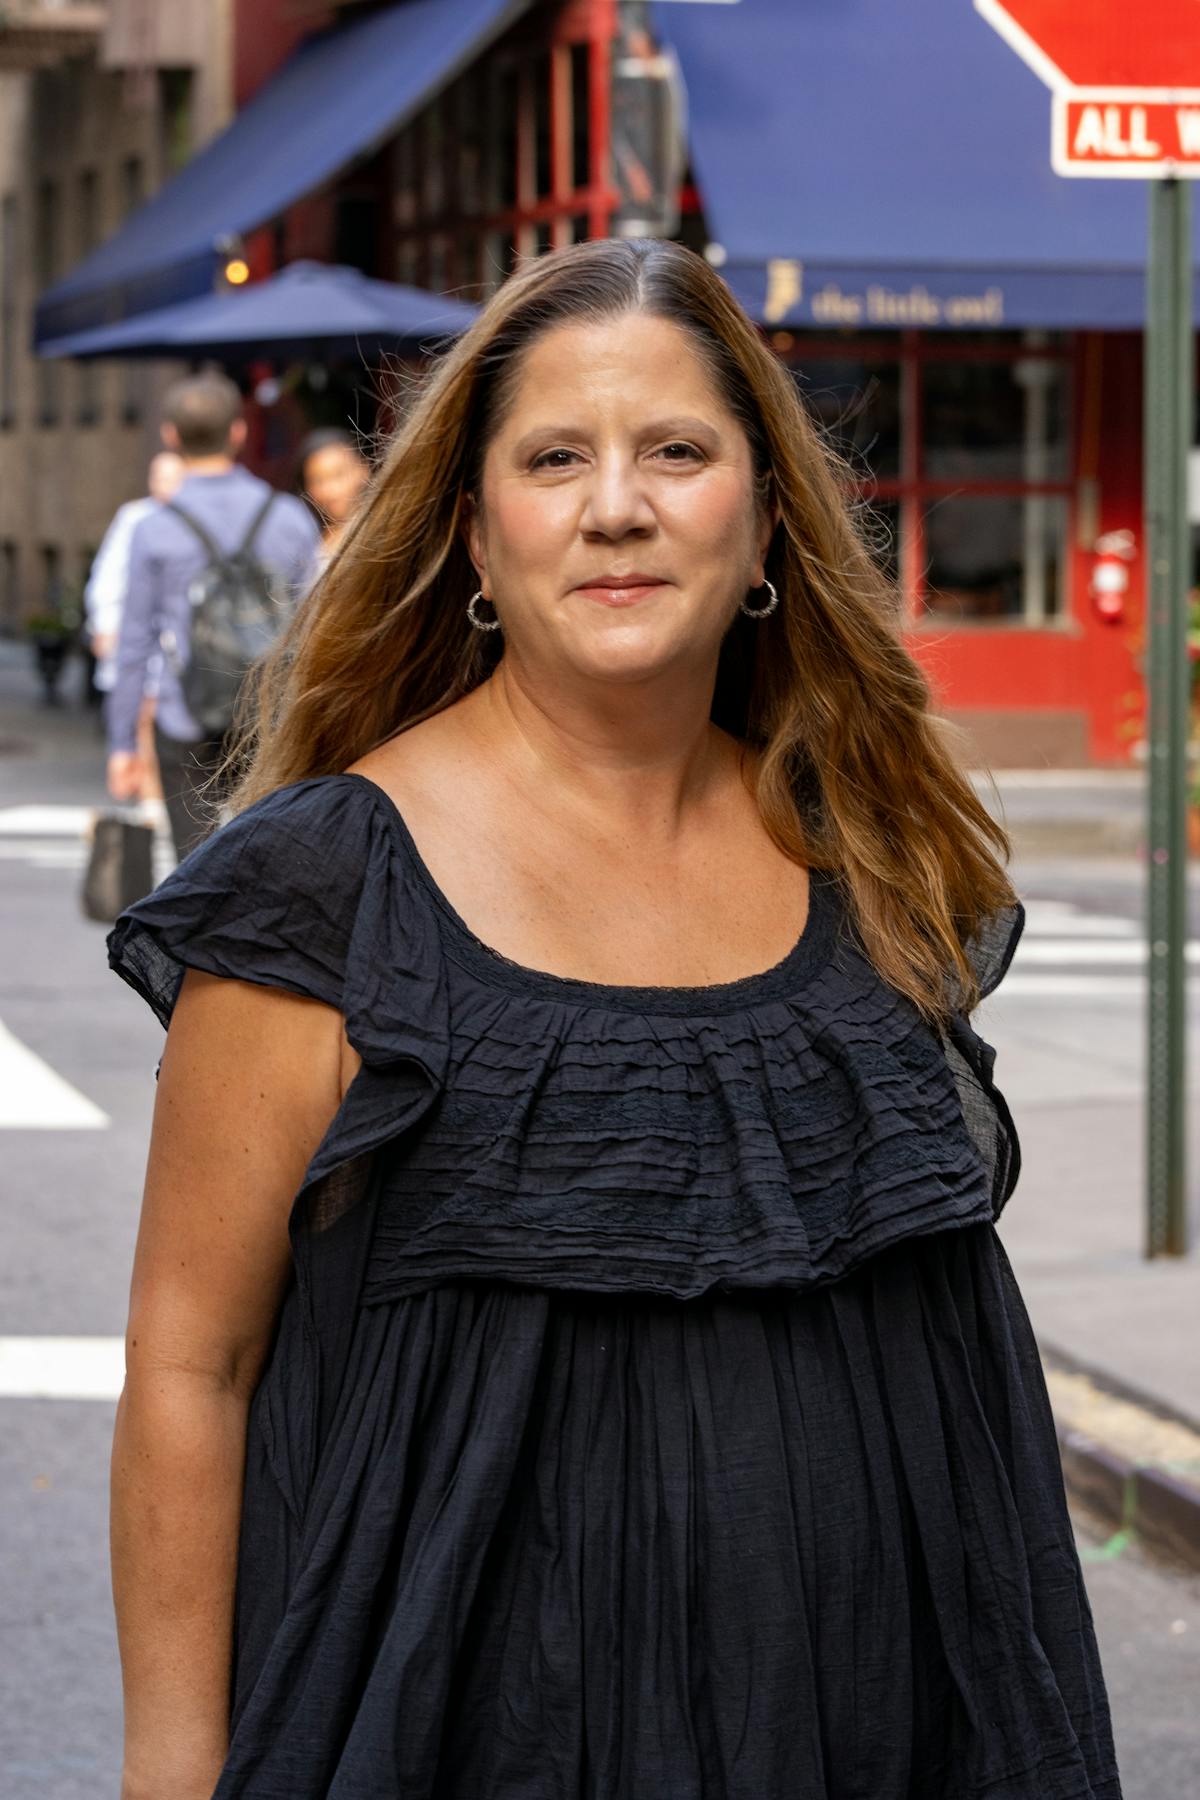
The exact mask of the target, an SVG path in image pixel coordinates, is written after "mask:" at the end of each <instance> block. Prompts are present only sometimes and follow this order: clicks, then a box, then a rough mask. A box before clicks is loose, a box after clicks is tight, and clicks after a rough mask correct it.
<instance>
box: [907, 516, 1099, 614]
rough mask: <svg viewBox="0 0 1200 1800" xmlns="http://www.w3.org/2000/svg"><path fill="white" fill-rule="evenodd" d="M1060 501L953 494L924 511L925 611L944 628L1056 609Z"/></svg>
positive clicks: (1062, 523)
mask: <svg viewBox="0 0 1200 1800" xmlns="http://www.w3.org/2000/svg"><path fill="white" fill-rule="evenodd" d="M1066 514H1067V503H1066V500H1065V499H1063V498H1061V497H1057V496H1051V495H1043V494H1036V495H1024V496H1021V497H1001V496H990V497H984V496H981V495H969V496H966V495H959V496H956V497H954V498H951V499H946V500H937V501H934V503H933V504H932V505H931V506H929V507H928V508H927V509H926V511H925V521H924V525H925V529H924V539H925V557H926V574H925V595H924V602H925V610H926V612H928V613H930V614H933V615H935V616H936V617H937V618H938V619H940V620H943V621H945V622H947V623H950V622H956V621H959V620H967V619H973V620H988V619H1020V620H1023V621H1024V623H1026V624H1029V625H1039V624H1042V623H1044V622H1045V621H1046V620H1047V619H1052V618H1054V617H1055V616H1056V615H1058V613H1059V612H1060V611H1061V610H1062V599H1063V596H1062V547H1063V544H1064V542H1065V539H1066V528H1067V517H1066Z"/></svg>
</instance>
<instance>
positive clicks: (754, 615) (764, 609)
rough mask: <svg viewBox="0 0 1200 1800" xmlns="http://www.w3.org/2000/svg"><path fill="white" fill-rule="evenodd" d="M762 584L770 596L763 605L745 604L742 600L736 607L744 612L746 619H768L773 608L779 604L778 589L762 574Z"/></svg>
mask: <svg viewBox="0 0 1200 1800" xmlns="http://www.w3.org/2000/svg"><path fill="white" fill-rule="evenodd" d="M763 586H764V587H765V588H766V590H767V592H768V594H769V595H770V596H771V598H770V599H769V600H768V601H767V604H766V605H765V606H747V605H746V602H745V601H744V600H743V601H742V604H741V605H740V606H739V608H738V611H739V612H744V613H745V615H746V617H747V618H748V619H769V618H770V616H771V614H772V613H773V612H774V611H775V608H776V607H777V606H778V605H779V590H778V588H777V587H776V586H775V583H774V582H773V581H768V580H767V579H766V578H765V576H764V578H763Z"/></svg>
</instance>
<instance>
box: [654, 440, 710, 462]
mask: <svg viewBox="0 0 1200 1800" xmlns="http://www.w3.org/2000/svg"><path fill="white" fill-rule="evenodd" d="M655 455H656V456H661V457H664V458H665V459H666V461H667V462H699V461H700V452H699V451H698V450H697V448H696V446H695V444H683V443H679V444H664V445H663V446H662V449H661V450H656V451H655Z"/></svg>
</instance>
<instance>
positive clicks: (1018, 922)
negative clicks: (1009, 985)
mask: <svg viewBox="0 0 1200 1800" xmlns="http://www.w3.org/2000/svg"><path fill="white" fill-rule="evenodd" d="M1024 929H1025V908H1024V907H1023V906H1022V904H1021V902H1020V901H1019V900H1015V901H1014V902H1013V903H1012V905H1011V906H1002V907H1000V908H999V909H998V910H997V911H996V912H994V913H989V914H988V915H987V917H986V918H985V919H984V920H983V921H982V923H981V924H980V925H979V927H978V929H977V930H976V931H975V932H974V934H973V935H972V936H971V937H970V938H969V939H968V940H967V943H966V945H965V946H964V947H965V949H966V953H967V959H968V961H969V962H970V964H971V966H972V968H973V969H974V971H975V974H976V977H977V978H978V981H979V997H980V999H981V1000H986V999H987V997H988V995H989V994H991V993H994V992H995V990H996V989H997V988H998V987H999V986H1000V983H1001V982H1002V981H1003V980H1004V977H1005V975H1006V974H1007V973H1008V966H1009V964H1010V963H1011V962H1012V959H1013V956H1014V955H1015V953H1016V948H1017V945H1018V944H1019V943H1020V941H1021V933H1022V932H1023V931H1024Z"/></svg>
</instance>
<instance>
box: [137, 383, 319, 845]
mask: <svg viewBox="0 0 1200 1800" xmlns="http://www.w3.org/2000/svg"><path fill="white" fill-rule="evenodd" d="M245 436H246V425H245V421H244V419H243V417H242V402H241V396H240V394H239V393H238V390H237V388H236V386H235V385H234V383H233V382H232V381H230V380H229V378H228V377H227V376H225V375H221V374H218V373H215V372H214V373H208V374H203V375H192V376H189V377H187V378H186V379H184V380H182V381H179V382H176V384H175V385H174V386H173V387H172V388H171V389H170V390H169V391H168V394H167V398H166V405H165V409H164V422H163V426H162V438H163V442H164V444H165V445H166V446H167V448H168V449H169V450H174V451H176V452H177V453H178V454H179V455H180V456H181V457H182V458H183V461H184V467H185V474H184V479H183V482H182V484H181V486H180V487H179V489H178V492H177V493H176V494H175V496H174V498H173V499H172V500H171V501H169V502H168V503H167V504H166V505H164V506H162V507H159V508H158V509H156V511H155V512H154V513H153V514H152V515H150V516H148V517H147V518H145V519H143V520H142V522H141V523H140V524H139V525H138V526H137V528H136V530H135V532H134V534H133V540H132V543H131V545H130V552H129V576H128V586H127V589H126V595H125V609H124V613H123V615H122V619H121V631H120V638H119V641H118V644H117V653H116V676H115V679H114V683H113V688H112V692H111V694H110V696H109V703H108V739H109V757H108V786H109V792H110V793H111V794H112V796H113V798H114V799H116V800H130V799H136V798H138V797H139V795H140V793H141V790H142V786H143V780H144V770H143V766H142V759H141V757H140V756H139V754H138V750H137V716H138V709H139V707H140V705H141V701H142V695H143V692H144V690H145V686H146V679H147V672H148V670H149V668H150V665H151V662H152V659H154V658H155V657H156V654H157V653H161V657H162V667H161V672H160V674H159V676H158V704H157V711H156V716H155V723H154V741H155V749H156V752H157V755H158V761H159V767H160V771H161V778H162V786H163V798H164V800H165V802H166V807H167V815H168V818H169V820H170V824H171V836H172V838H173V840H174V844H175V853H176V855H177V856H178V857H179V858H180V860H182V859H183V857H185V856H186V855H187V853H188V851H189V850H191V849H193V848H194V847H195V845H197V844H198V843H200V842H201V841H202V839H203V838H205V837H206V836H207V835H208V833H209V831H210V830H211V829H212V827H213V825H214V824H215V823H216V817H215V809H214V806H213V804H212V798H213V797H212V796H211V795H208V794H206V793H205V792H204V790H205V789H206V788H207V787H208V786H209V784H210V782H211V778H212V776H213V775H214V774H215V773H216V771H217V770H218V769H219V767H220V765H221V763H222V761H223V760H224V757H225V753H226V749H227V745H228V741H229V734H230V730H231V727H232V724H233V717H234V706H235V702H236V699H237V694H238V689H239V688H240V686H241V683H242V680H243V679H244V677H245V675H246V673H247V672H248V670H249V668H250V666H251V665H252V663H253V662H254V661H255V660H256V659H257V658H258V657H259V656H260V655H261V654H262V653H263V652H264V651H265V650H267V649H268V648H269V647H270V645H271V644H272V643H273V642H274V640H275V638H276V637H277V636H278V635H279V633H280V632H281V631H282V629H283V627H284V626H285V625H286V623H287V621H288V619H289V617H290V615H291V613H292V610H293V608H294V606H295V604H296V602H297V600H298V599H299V598H300V596H301V595H302V594H303V593H304V592H305V591H306V589H307V588H308V586H309V584H310V583H311V581H312V578H313V574H314V571H315V566H316V552H317V544H318V537H317V531H316V527H315V525H314V524H313V521H312V517H311V515H310V513H309V512H308V510H307V508H306V507H305V506H303V505H302V503H301V502H300V501H299V500H297V499H295V498H294V497H293V496H291V495H288V494H278V493H276V492H275V490H274V489H273V488H272V487H270V486H269V485H268V483H267V482H265V481H260V480H259V479H258V477H257V476H255V475H252V474H251V473H250V472H249V470H248V469H244V468H242V467H240V466H239V464H238V461H237V458H238V455H239V453H240V451H241V448H242V445H243V443H244V441H245ZM217 797H218V798H219V796H217Z"/></svg>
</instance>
